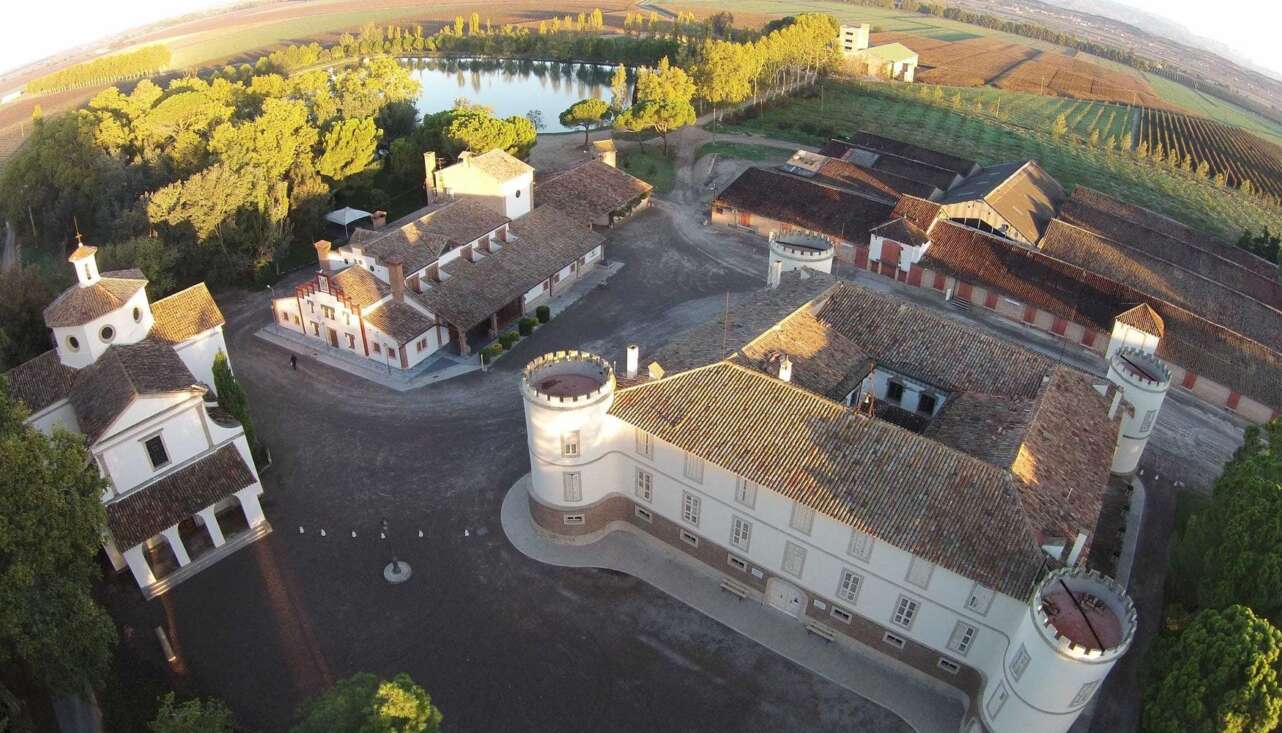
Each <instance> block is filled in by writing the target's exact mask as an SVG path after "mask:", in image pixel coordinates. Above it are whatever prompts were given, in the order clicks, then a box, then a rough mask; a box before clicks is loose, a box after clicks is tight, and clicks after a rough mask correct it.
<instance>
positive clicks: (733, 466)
mask: <svg viewBox="0 0 1282 733" xmlns="http://www.w3.org/2000/svg"><path fill="white" fill-rule="evenodd" d="M771 269H772V272H771V277H770V281H771V285H772V287H770V288H768V289H766V290H763V291H760V292H758V293H755V294H753V295H752V296H751V297H749V298H747V299H746V300H744V301H743V302H740V303H738V304H736V305H735V307H734V308H733V309H732V311H731V312H732V313H733V314H734V316H733V318H732V322H731V323H724V322H715V323H709V324H705V325H702V326H698V327H696V328H694V329H693V330H691V331H689V332H687V333H686V334H684V335H682V336H680V337H678V338H677V339H676V340H675V341H673V342H671V343H669V344H667V345H666V346H664V347H662V348H661V349H659V350H658V351H656V352H654V353H653V354H652V358H651V359H650V360H649V363H648V369H641V368H640V360H639V359H638V358H637V356H636V351H635V349H629V354H628V359H627V362H626V363H627V368H626V371H625V372H624V373H623V374H616V372H615V370H614V368H613V366H612V364H611V363H610V362H609V361H607V360H606V359H604V358H602V357H600V356H597V355H594V354H589V353H583V352H573V351H570V352H557V353H552V354H547V355H546V356H543V357H541V358H539V359H536V360H535V361H533V362H531V363H530V364H529V365H528V366H527V367H526V369H525V371H524V373H523V379H522V383H521V390H522V394H523V396H524V403H525V415H526V428H527V432H528V440H529V453H530V466H531V477H530V478H531V480H530V484H529V485H530V488H529V509H530V512H531V515H532V519H533V522H534V525H535V526H536V528H537V529H538V531H539V532H541V533H543V534H545V535H546V536H548V537H551V538H553V539H555V540H556V541H558V542H568V543H580V544H587V543H591V542H593V541H595V540H596V539H598V538H600V537H601V536H602V535H604V534H606V533H609V532H612V531H620V530H625V531H639V532H643V533H646V534H648V535H650V536H653V537H655V538H658V539H659V540H662V541H663V542H665V543H667V544H669V545H671V546H672V547H675V548H678V549H680V550H682V551H684V552H685V553H687V554H688V555H689V556H690V557H692V558H694V559H695V560H697V561H700V562H702V563H705V564H706V565H707V566H709V567H711V568H713V569H715V570H716V571H717V572H718V573H719V574H720V575H719V578H720V582H721V585H722V588H723V589H726V590H729V591H730V592H734V593H735V594H737V595H742V596H744V597H748V598H753V599H756V600H759V601H760V602H762V603H763V604H765V605H767V606H769V607H771V608H773V609H777V610H778V611H780V612H782V613H784V614H787V615H789V616H793V617H795V618H796V619H797V621H798V623H800V624H804V625H805V626H806V627H807V628H808V629H810V630H811V631H813V632H814V633H816V634H819V635H821V636H823V637H825V638H829V639H834V640H838V641H840V642H841V643H851V644H855V643H857V644H862V645H863V646H864V647H866V648H870V649H873V650H877V651H879V652H881V653H884V654H886V655H888V656H890V657H892V658H894V659H896V660H898V661H900V662H902V663H904V664H907V665H909V666H911V667H913V668H915V670H917V672H919V673H921V674H925V675H928V676H930V677H932V678H934V679H935V680H938V681H941V682H943V683H945V684H947V685H949V686H951V687H952V688H954V689H955V690H956V691H958V693H959V694H960V695H962V696H964V697H965V699H966V701H967V706H966V713H965V718H964V724H963V730H965V731H967V732H968V733H969V732H972V731H994V732H1000V733H1008V732H1009V733H1026V732H1030V731H1046V732H1054V731H1066V730H1068V729H1069V727H1070V726H1071V725H1072V724H1073V723H1074V721H1075V720H1077V718H1078V716H1079V714H1080V713H1081V712H1082V710H1083V708H1085V707H1086V705H1087V704H1088V703H1089V702H1090V700H1091V699H1092V697H1093V696H1094V695H1095V693H1096V691H1097V690H1098V689H1099V687H1100V685H1101V684H1102V683H1103V682H1104V680H1105V678H1106V677H1107V675H1108V673H1109V670H1110V669H1111V668H1112V667H1113V665H1114V664H1115V663H1116V661H1117V660H1118V658H1120V657H1121V656H1122V655H1123V654H1125V653H1126V651H1127V649H1128V648H1129V647H1130V645H1131V644H1132V641H1133V639H1134V635H1135V631H1136V611H1135V607H1134V605H1133V603H1132V601H1131V599H1130V598H1129V597H1128V596H1127V593H1126V591H1125V590H1124V589H1123V587H1122V586H1121V585H1120V584H1119V583H1117V582H1115V581H1114V580H1112V579H1111V578H1109V577H1107V576H1106V575H1105V574H1103V573H1101V572H1100V571H1099V568H1104V569H1105V570H1108V569H1110V568H1111V560H1110V558H1109V556H1108V552H1107V551H1103V550H1102V551H1100V553H1099V555H1098V557H1097V556H1094V555H1092V552H1093V551H1094V550H1095V549H1096V543H1097V539H1099V538H1097V536H1096V534H1097V525H1098V523H1099V520H1100V515H1101V507H1102V506H1103V504H1104V501H1105V498H1106V497H1107V496H1110V495H1116V494H1114V493H1113V492H1121V493H1123V494H1124V492H1125V491H1127V485H1128V483H1129V480H1130V477H1129V476H1127V475H1125V474H1128V473H1129V472H1131V471H1133V470H1134V469H1135V466H1136V461H1137V460H1138V457H1139V454H1140V453H1141V452H1142V451H1143V448H1144V443H1145V441H1146V440H1147V435H1148V432H1149V431H1151V426H1152V422H1153V419H1154V417H1155V415H1156V412H1157V410H1159V409H1160V407H1161V402H1162V398H1163V395H1164V391H1165V389H1166V388H1167V387H1168V386H1169V381H1170V375H1169V373H1168V372H1167V371H1166V369H1165V367H1164V366H1163V365H1162V363H1161V362H1160V361H1159V360H1158V359H1157V358H1155V357H1154V356H1152V355H1151V354H1147V353H1145V352H1143V351H1140V350H1138V349H1135V348H1130V347H1119V348H1118V349H1117V350H1116V353H1115V354H1114V355H1113V359H1112V362H1111V364H1110V371H1109V374H1108V377H1107V379H1106V378H1104V377H1094V376H1091V375H1088V374H1085V373H1082V372H1078V371H1076V370H1074V369H1070V368H1067V367H1065V366H1063V365H1060V364H1057V363H1056V362H1054V361H1052V360H1050V359H1047V358H1045V357H1043V356H1041V355H1038V354H1035V353H1032V352H1029V351H1026V350H1024V349H1022V348H1020V347H1018V346H1016V345H1013V344H1011V343H1008V342H1005V341H1002V340H1000V339H996V338H993V337H991V336H988V335H985V334H983V333H980V332H977V331H973V330H971V329H969V328H967V327H965V326H963V325H961V324H959V323H958V322H956V321H953V320H950V319H946V318H941V317H938V316H935V315H933V314H931V313H930V312H928V311H926V310H924V309H921V308H919V307H917V306H914V305H910V304H907V303H904V302H902V301H899V300H896V299H895V298H892V297H889V296H885V295H881V294H878V293H875V292H872V291H869V290H866V289H864V288H861V287H859V286H857V285H855V284H853V283H848V282H838V281H835V280H834V279H833V278H832V277H831V276H828V275H823V274H812V273H811V271H810V270H808V269H807V270H802V271H801V272H793V273H788V274H786V275H783V276H782V277H781V276H780V275H779V273H778V270H779V269H780V268H779V265H778V264H775V265H774V266H773V267H772V268H771ZM723 344H724V346H723ZM723 349H724V350H723ZM1119 474H1122V475H1119Z"/></svg>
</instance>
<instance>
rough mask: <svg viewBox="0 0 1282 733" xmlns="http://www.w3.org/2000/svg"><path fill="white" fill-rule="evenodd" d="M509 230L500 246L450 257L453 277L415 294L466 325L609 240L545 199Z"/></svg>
mask: <svg viewBox="0 0 1282 733" xmlns="http://www.w3.org/2000/svg"><path fill="white" fill-rule="evenodd" d="M508 230H509V232H510V233H511V234H512V235H513V237H512V238H510V239H509V241H508V242H506V243H503V244H502V245H501V248H500V249H498V251H496V252H492V253H479V254H478V255H477V260H476V261H475V262H472V261H469V260H467V259H465V258H463V257H460V258H458V259H456V260H452V261H450V262H449V263H447V264H445V265H443V266H442V267H441V270H442V271H443V272H444V273H445V274H446V275H448V276H449V277H448V278H447V279H445V280H444V281H443V282H440V283H424V285H425V286H426V287H425V289H424V290H423V292H422V293H418V294H415V295H414V297H417V298H418V299H419V301H421V302H422V303H423V304H424V305H425V306H426V307H427V308H428V310H430V311H432V312H433V313H435V314H436V315H437V316H438V317H440V318H442V319H444V320H446V321H449V322H450V323H451V324H453V325H454V326H456V327H459V328H463V329H468V328H471V327H472V326H474V325H476V324H478V323H480V322H482V321H484V320H485V319H487V318H489V317H490V315H491V314H493V313H495V312H497V311H498V310H499V309H500V308H502V307H503V306H505V305H507V304H508V303H510V302H512V301H513V300H515V299H517V298H519V297H521V296H523V295H524V294H525V293H526V291H528V290H530V289H531V288H533V287H534V286H536V285H538V284H539V283H541V282H543V281H544V280H546V279H548V278H550V277H552V275H554V274H556V273H557V272H559V271H560V270H561V269H562V268H564V267H566V266H567V265H569V264H570V263H571V262H574V261H576V260H577V259H578V258H580V257H582V256H584V255H586V254H587V253H588V252H591V251H592V250H593V249H596V248H597V247H599V246H600V245H601V244H603V243H604V242H605V238H604V237H602V236H601V235H599V234H597V233H595V232H593V231H592V230H590V229H588V227H587V226H586V225H585V224H583V223H582V222H580V221H578V220H576V219H573V218H571V217H569V216H568V215H566V214H564V213H562V212H561V211H559V210H557V209H556V208H555V207H553V206H550V205H547V204H544V205H543V206H538V207H535V208H534V209H533V210H532V211H531V212H530V213H528V214H526V215H525V216H523V217H521V218H520V219H517V220H516V221H514V222H512V224H511V225H510V226H509V228H508ZM480 255H484V256H480Z"/></svg>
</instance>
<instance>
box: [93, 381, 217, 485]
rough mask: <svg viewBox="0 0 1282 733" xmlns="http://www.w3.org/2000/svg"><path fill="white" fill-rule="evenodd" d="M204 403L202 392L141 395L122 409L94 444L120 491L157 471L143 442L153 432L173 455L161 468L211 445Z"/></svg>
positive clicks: (100, 461)
mask: <svg viewBox="0 0 1282 733" xmlns="http://www.w3.org/2000/svg"><path fill="white" fill-rule="evenodd" d="M203 403H204V401H203V400H202V399H201V398H200V397H199V396H187V395H167V396H151V397H140V398H139V399H137V400H135V401H134V403H133V404H132V405H131V406H130V407H129V408H128V409H126V410H125V411H124V412H123V413H121V415H120V417H119V418H117V419H116V422H115V423H114V424H113V425H112V427H111V429H109V430H108V431H107V432H106V433H105V434H104V436H103V438H102V439H100V440H99V442H98V443H96V444H95V445H94V446H93V448H92V451H93V454H94V456H95V457H97V458H98V460H99V465H101V466H102V467H103V469H105V471H106V474H107V478H108V479H109V480H110V481H111V483H112V486H113V487H114V489H115V493H116V494H124V493H127V492H128V491H130V490H131V489H133V488H134V487H136V486H138V485H139V484H141V483H144V482H146V481H150V480H151V479H152V478H153V477H155V476H156V475H157V473H158V471H157V469H154V468H153V467H152V465H151V461H150V459H149V458H148V457H147V449H146V447H145V446H144V444H143V441H145V440H147V439H148V438H150V437H151V436H153V435H160V436H161V440H162V441H163V442H164V444H165V452H166V453H167V454H168V456H169V463H168V464H166V466H163V467H161V469H160V471H163V470H165V469H166V468H168V467H172V466H175V465H178V464H180V463H183V462H185V461H187V460H190V459H191V458H193V457H195V456H197V455H199V454H201V453H203V452H205V451H206V450H208V449H209V447H210V438H209V434H208V432H206V429H205V422H204V419H203V417H204V416H203V414H202V413H203V411H204V404H203Z"/></svg>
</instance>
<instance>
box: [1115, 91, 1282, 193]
mask: <svg viewBox="0 0 1282 733" xmlns="http://www.w3.org/2000/svg"><path fill="white" fill-rule="evenodd" d="M1139 129H1140V136H1139V140H1138V141H1137V143H1136V144H1137V145H1138V144H1144V145H1146V146H1147V150H1148V154H1149V155H1150V156H1152V157H1155V158H1160V157H1161V156H1162V155H1163V154H1166V155H1170V153H1171V151H1175V152H1176V153H1177V154H1178V156H1179V160H1180V161H1181V162H1182V161H1185V160H1188V161H1190V164H1189V167H1192V168H1197V167H1198V166H1199V165H1200V164H1201V163H1202V162H1203V161H1205V162H1206V163H1207V164H1208V165H1209V167H1210V175H1212V176H1214V175H1216V174H1218V173H1223V174H1224V175H1225V176H1226V178H1227V180H1228V184H1229V185H1230V186H1233V187H1235V188H1236V187H1240V186H1242V185H1243V182H1244V181H1250V182H1251V186H1252V187H1253V188H1255V189H1256V190H1257V191H1263V192H1264V193H1267V194H1270V195H1272V196H1282V148H1280V147H1278V146H1277V145H1274V144H1272V143H1269V142H1265V141H1264V140H1261V139H1260V138H1258V137H1256V136H1255V135H1252V134H1250V133H1248V132H1244V131H1243V130H1240V129H1238V128H1235V127H1229V126H1228V125H1222V124H1220V123H1218V122H1214V121H1212V120H1207V119H1204V118H1201V117H1191V116H1189V115H1183V114H1176V113H1172V112H1166V111H1162V110H1153V109H1145V110H1143V112H1142V113H1141V114H1140V128H1139Z"/></svg>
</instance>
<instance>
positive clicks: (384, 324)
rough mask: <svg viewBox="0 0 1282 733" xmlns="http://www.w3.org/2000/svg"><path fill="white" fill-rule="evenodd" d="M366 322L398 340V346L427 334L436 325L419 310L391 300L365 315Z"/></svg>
mask: <svg viewBox="0 0 1282 733" xmlns="http://www.w3.org/2000/svg"><path fill="white" fill-rule="evenodd" d="M364 317H365V322H366V323H368V324H370V325H371V326H373V327H374V328H377V329H378V330H379V331H382V332H383V333H385V334H387V335H388V336H391V337H392V338H394V339H396V343H397V344H407V343H409V342H410V341H413V340H414V339H416V338H418V337H420V336H422V335H423V334H424V333H427V332H428V331H429V330H431V329H432V327H433V326H435V325H436V321H434V320H432V319H431V318H428V317H427V316H426V315H424V314H423V313H421V312H420V311H419V310H418V309H417V308H415V307H414V306H412V305H406V304H405V303H397V302H396V301H394V300H389V301H387V302H386V303H383V304H381V305H379V306H378V307H377V308H375V309H374V310H372V311H370V312H369V313H366V314H365V316H364Z"/></svg>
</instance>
